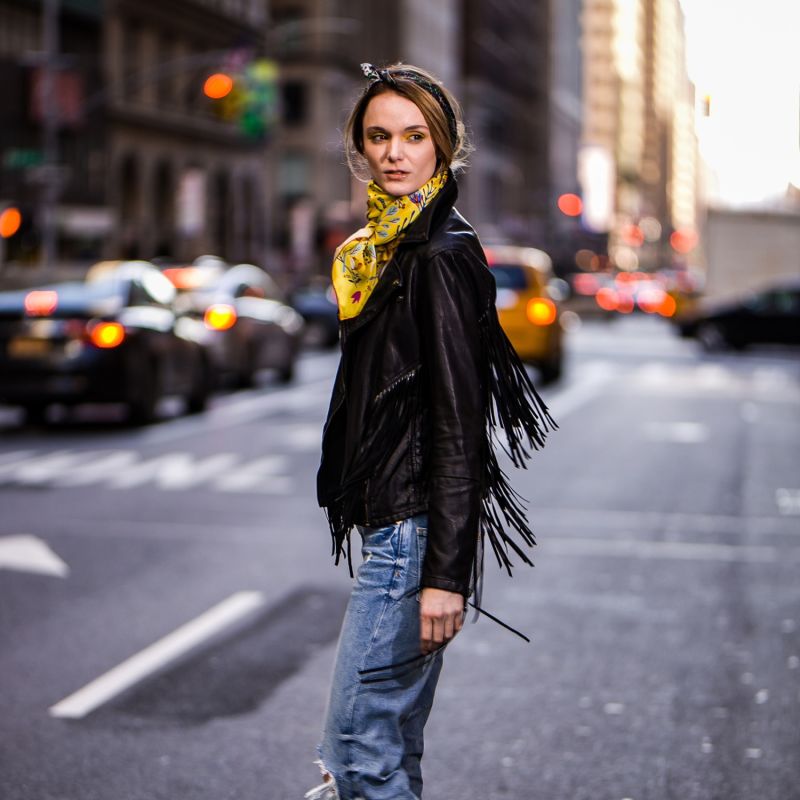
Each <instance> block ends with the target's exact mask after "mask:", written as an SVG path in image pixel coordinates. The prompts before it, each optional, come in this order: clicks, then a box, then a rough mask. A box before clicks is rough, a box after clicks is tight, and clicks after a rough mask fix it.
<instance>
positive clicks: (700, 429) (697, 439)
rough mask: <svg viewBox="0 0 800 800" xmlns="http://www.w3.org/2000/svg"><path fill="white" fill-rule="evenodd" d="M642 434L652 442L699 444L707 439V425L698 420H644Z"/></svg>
mask: <svg viewBox="0 0 800 800" xmlns="http://www.w3.org/2000/svg"><path fill="white" fill-rule="evenodd" d="M644 434H645V436H646V438H648V439H651V440H652V441H654V442H678V443H680V444H700V443H701V442H704V441H706V439H708V426H707V425H703V424H702V423H700V422H646V423H645V425H644Z"/></svg>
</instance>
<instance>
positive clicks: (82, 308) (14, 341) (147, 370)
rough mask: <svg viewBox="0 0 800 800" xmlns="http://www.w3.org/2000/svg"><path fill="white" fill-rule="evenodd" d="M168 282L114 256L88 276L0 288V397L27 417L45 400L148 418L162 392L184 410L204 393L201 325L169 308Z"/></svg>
mask: <svg viewBox="0 0 800 800" xmlns="http://www.w3.org/2000/svg"><path fill="white" fill-rule="evenodd" d="M175 297H176V292H175V288H174V287H173V286H172V284H171V283H170V282H169V281H168V280H167V279H166V278H165V277H164V276H163V275H162V274H161V273H160V272H159V270H157V269H156V268H155V267H153V266H152V265H150V264H148V263H147V262H141V261H133V262H117V263H115V264H113V265H105V266H104V267H103V268H102V269H97V270H96V271H95V273H94V277H93V279H92V280H91V281H88V282H70V283H57V284H53V285H51V286H45V287H43V288H41V289H33V290H26V291H16V292H3V293H0V402H3V403H8V404H11V405H20V406H23V408H25V410H26V414H27V416H28V418H29V420H31V421H37V420H43V419H44V418H45V415H46V410H47V407H48V405H50V404H52V403H63V404H67V405H75V404H78V403H83V402H120V403H125V404H126V405H127V406H128V409H129V412H130V417H131V419H132V421H134V422H137V423H144V422H149V421H151V420H153V419H154V418H155V416H156V412H157V406H158V403H159V400H160V399H161V397H162V396H166V395H179V396H181V397H183V398H184V399H185V401H186V406H187V409H188V410H189V411H191V412H197V411H201V410H202V409H203V408H205V406H206V402H207V400H208V395H209V387H210V381H209V360H208V353H207V351H206V349H205V347H204V345H203V338H204V334H203V331H202V327H201V326H199V325H198V324H197V323H196V322H195V321H193V320H190V319H186V318H184V317H181V316H180V315H179V314H177V313H176V311H175V308H174V305H173V303H174V301H175Z"/></svg>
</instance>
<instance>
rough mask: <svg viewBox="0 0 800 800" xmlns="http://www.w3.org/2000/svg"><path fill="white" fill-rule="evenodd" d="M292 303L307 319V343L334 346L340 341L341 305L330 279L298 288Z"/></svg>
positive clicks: (315, 345) (316, 345)
mask: <svg viewBox="0 0 800 800" xmlns="http://www.w3.org/2000/svg"><path fill="white" fill-rule="evenodd" d="M291 304H292V305H293V306H294V308H295V309H297V311H298V312H300V314H301V315H302V317H303V319H304V320H305V323H306V335H305V342H306V344H308V345H311V346H312V347H333V346H334V345H336V344H338V343H339V306H338V304H337V303H336V295H335V294H334V293H333V287H332V286H331V283H330V281H327V280H326V281H320V282H318V283H311V284H309V285H308V286H304V287H303V288H301V289H298V290H297V291H295V292H293V293H292V296H291Z"/></svg>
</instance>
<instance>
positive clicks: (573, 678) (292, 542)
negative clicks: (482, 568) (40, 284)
mask: <svg viewBox="0 0 800 800" xmlns="http://www.w3.org/2000/svg"><path fill="white" fill-rule="evenodd" d="M569 338H570V341H569V363H568V368H567V372H566V374H565V377H564V379H563V381H562V382H561V384H559V385H557V386H554V387H548V388H547V389H546V390H545V391H543V394H544V396H545V398H546V400H547V401H548V402H549V403H550V405H551V407H552V410H553V413H554V416H555V417H556V418H557V420H558V421H559V423H560V425H561V428H560V430H559V431H558V432H557V433H555V434H554V435H553V436H552V438H551V440H550V443H549V444H548V446H547V448H546V449H545V450H544V451H543V452H541V453H540V454H538V455H537V457H536V459H535V461H534V463H533V465H532V467H531V468H530V469H529V470H527V471H525V472H521V473H517V474H516V476H515V485H516V486H517V488H518V489H519V490H520V491H521V493H522V494H523V495H525V496H526V497H527V498H528V499H529V501H530V516H531V520H532V522H533V525H534V527H535V530H536V532H537V535H538V538H539V542H540V544H539V547H538V548H537V549H536V551H535V561H536V568H535V569H533V570H531V569H529V568H524V567H523V568H520V569H518V570H517V571H516V572H515V576H514V578H513V579H511V580H509V579H508V578H507V577H505V576H504V575H503V574H501V573H500V572H499V571H498V570H497V569H496V567H495V565H494V563H493V562H491V561H489V560H488V558H487V581H486V589H485V594H484V606H485V607H486V608H487V609H488V610H489V611H491V612H493V613H495V614H497V615H498V616H500V617H501V618H502V619H504V620H506V621H507V622H509V623H510V624H512V625H514V626H515V627H518V628H520V629H521V630H523V631H524V632H526V633H527V634H528V635H529V636H530V637H531V638H532V640H533V641H532V643H531V644H525V643H524V642H522V641H521V640H520V639H518V638H516V637H515V636H513V635H511V634H510V633H508V632H507V631H505V630H503V629H502V628H500V627H499V626H497V625H496V624H495V623H493V622H491V621H489V620H485V619H482V620H480V621H479V622H478V623H477V624H475V625H468V626H467V627H466V628H465V630H464V631H463V632H462V634H461V635H460V636H459V637H458V638H457V639H456V640H455V641H454V642H453V644H452V645H451V646H450V647H449V648H448V653H447V657H446V667H445V671H444V674H443V677H442V681H441V683H440V690H439V693H438V697H437V703H436V706H435V707H434V711H433V715H432V718H431V721H430V723H429V726H428V740H427V752H426V757H425V768H426V795H425V796H426V797H427V798H429V799H430V800H436V799H437V798H442V799H444V798H448V800H453V799H454V798H459V800H486V799H487V798H490V799H491V800H494V799H495V798H497V799H498V800H502V799H503V798H509V799H510V798H526V800H527V799H530V800H561V799H562V798H565V799H566V798H569V800H624V799H625V798H629V799H630V800H666V798H676V799H677V798H680V800H694V799H695V798H697V799H698V800H699V799H701V798H702V799H703V800H705V799H711V798H714V799H716V798H719V799H720V800H771V799H772V798H774V799H775V800H792V798H800V596H799V595H800V590H799V589H798V586H799V585H800V582H798V572H799V571H800V402H798V401H800V363H799V360H798V359H797V351H796V350H795V351H786V350H780V349H764V350H754V351H749V352H747V353H745V354H721V355H715V356H707V355H704V354H701V353H700V352H699V351H698V350H697V349H696V348H695V347H694V346H693V344H692V343H691V342H686V341H682V340H680V339H678V338H676V337H674V336H673V335H672V333H671V331H670V330H669V329H668V328H667V326H666V325H665V324H662V323H660V322H659V321H657V320H653V319H650V318H646V319H643V318H633V319H625V320H620V321H619V322H618V323H615V324H604V323H601V322H595V323H587V324H584V325H583V326H582V327H581V328H580V329H578V330H574V331H571V335H570V337H569ZM334 368H335V354H329V353H312V354H309V355H308V356H306V357H305V358H304V360H303V362H302V364H301V367H300V369H299V375H298V379H297V381H296V382H295V384H294V385H292V386H290V387H288V388H284V387H280V386H278V385H276V384H273V383H271V382H270V381H269V380H268V379H265V381H264V382H263V383H262V384H261V385H260V386H259V387H258V388H257V389H255V390H251V391H248V392H239V393H231V394H222V395H219V396H218V397H217V398H216V399H215V401H214V403H213V404H212V407H211V409H210V410H209V411H208V412H207V413H205V414H204V415H201V416H198V417H193V418H182V417H179V416H176V415H175V414H174V411H175V409H171V408H169V407H167V408H165V416H164V419H163V421H161V422H160V423H159V424H156V425H153V426H151V427H149V428H146V429H144V430H138V431H137V430H131V429H130V428H127V427H124V426H123V425H120V424H118V423H117V422H116V421H115V419H114V417H113V415H109V414H108V413H107V412H102V413H101V412H100V410H98V409H90V410H89V411H88V412H87V413H86V414H85V415H84V416H83V417H82V418H80V419H78V420H74V419H73V420H65V421H61V422H55V423H53V424H51V425H50V426H48V427H47V428H42V429H33V428H29V429H23V428H20V427H19V426H18V424H17V420H16V416H15V414H14V413H13V412H11V411H8V410H6V411H2V410H0V686H2V690H1V691H0V797H2V798H3V800H128V799H130V800H134V799H135V800H189V798H191V799H192V800H226V799H227V798H231V800H233V799H234V798H235V799H236V800H288V798H301V797H302V795H303V792H304V791H305V790H306V789H307V788H309V787H310V786H311V785H313V784H314V783H316V782H317V778H318V775H317V772H316V768H315V767H314V766H313V764H312V760H313V758H314V745H315V743H316V739H317V735H318V730H319V725H320V722H321V717H322V713H323V709H324V704H325V695H326V691H327V686H328V679H329V672H330V668H331V664H332V659H333V655H334V648H335V637H336V634H337V626H338V623H339V620H340V618H341V615H342V613H343V609H344V605H345V602H346V599H347V593H348V588H349V585H350V580H349V578H348V575H347V569H346V567H340V568H338V569H337V568H334V567H333V566H332V563H331V560H330V558H329V538H328V532H327V526H326V523H325V520H324V517H323V515H322V513H321V511H320V510H319V509H318V508H317V507H316V503H315V501H314V474H315V469H316V465H317V461H318V448H319V437H320V428H321V421H322V419H323V418H324V414H325V410H326V406H327V401H328V394H329V390H330V385H331V381H332V375H333V371H334Z"/></svg>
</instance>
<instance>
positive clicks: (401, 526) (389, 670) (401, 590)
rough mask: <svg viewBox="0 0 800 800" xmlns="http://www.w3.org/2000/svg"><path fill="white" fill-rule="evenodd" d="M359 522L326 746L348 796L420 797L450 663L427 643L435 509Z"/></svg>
mask: <svg viewBox="0 0 800 800" xmlns="http://www.w3.org/2000/svg"><path fill="white" fill-rule="evenodd" d="M358 530H359V533H360V534H361V537H362V554H363V557H364V560H363V563H362V564H361V566H360V567H359V569H358V572H357V574H356V582H355V586H354V587H353V592H352V594H351V596H350V602H349V604H348V606H347V612H346V614H345V618H344V623H343V625H342V632H341V635H340V637H339V645H338V649H337V654H336V665H335V667H334V672H333V681H332V686H331V695H330V700H329V702H328V710H327V714H326V720H325V727H324V730H323V736H322V742H321V744H320V746H319V748H318V750H319V754H320V758H321V759H322V763H323V766H324V769H325V770H326V771H327V772H329V773H330V774H331V775H332V776H333V778H334V780H335V781H336V788H337V791H338V794H339V798H340V800H357V799H359V798H360V799H361V800H415V798H420V797H421V796H422V772H421V769H420V761H421V759H422V751H423V729H424V727H425V723H426V721H427V719H428V714H429V712H430V709H431V705H432V704H433V695H434V692H435V691H436V683H437V681H438V679H439V673H440V671H441V668H442V650H441V649H440V650H437V651H436V652H435V653H433V654H429V655H427V656H424V655H422V653H421V651H420V628H419V588H420V587H419V582H420V576H421V574H422V563H423V559H424V558H425V545H426V542H427V515H424V514H422V515H419V516H416V517H411V518H410V519H405V520H402V521H401V522H398V523H395V524H393V525H390V526H388V527H385V528H363V527H360V528H358Z"/></svg>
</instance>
